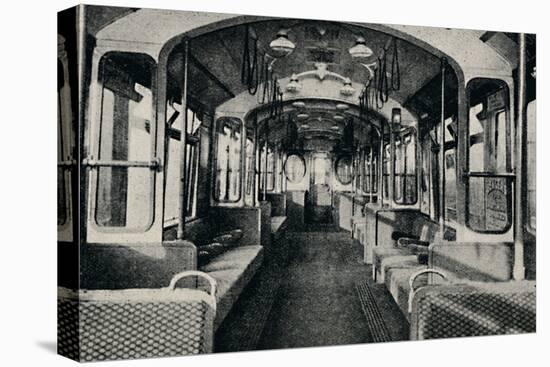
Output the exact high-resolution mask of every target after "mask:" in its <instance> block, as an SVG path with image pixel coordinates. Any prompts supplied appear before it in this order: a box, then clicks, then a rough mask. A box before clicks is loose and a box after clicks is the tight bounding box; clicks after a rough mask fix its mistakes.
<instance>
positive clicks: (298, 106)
mask: <svg viewBox="0 0 550 367" xmlns="http://www.w3.org/2000/svg"><path fill="white" fill-rule="evenodd" d="M292 106H293V107H295V108H304V107H305V106H306V104H305V103H304V102H302V101H296V102H292Z"/></svg>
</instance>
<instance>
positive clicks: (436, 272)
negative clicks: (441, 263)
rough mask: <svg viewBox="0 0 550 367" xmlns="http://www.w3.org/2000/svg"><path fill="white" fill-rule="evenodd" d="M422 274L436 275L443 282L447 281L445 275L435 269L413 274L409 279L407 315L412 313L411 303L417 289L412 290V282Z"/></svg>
mask: <svg viewBox="0 0 550 367" xmlns="http://www.w3.org/2000/svg"><path fill="white" fill-rule="evenodd" d="M422 274H437V275H439V276H440V277H441V278H443V279H444V280H447V275H446V274H445V273H444V272H443V271H441V270H437V269H422V270H419V271H417V272H416V273H413V274H412V275H411V276H410V278H409V288H410V292H409V306H408V312H409V313H411V312H412V301H413V298H414V295H415V292H416V291H417V289H414V281H415V280H416V278H418V277H419V276H420V275H422Z"/></svg>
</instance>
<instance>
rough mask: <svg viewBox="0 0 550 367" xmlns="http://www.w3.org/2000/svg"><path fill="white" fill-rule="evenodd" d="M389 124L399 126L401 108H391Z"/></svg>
mask: <svg viewBox="0 0 550 367" xmlns="http://www.w3.org/2000/svg"><path fill="white" fill-rule="evenodd" d="M391 122H392V123H394V124H396V125H400V124H401V108H392V110H391Z"/></svg>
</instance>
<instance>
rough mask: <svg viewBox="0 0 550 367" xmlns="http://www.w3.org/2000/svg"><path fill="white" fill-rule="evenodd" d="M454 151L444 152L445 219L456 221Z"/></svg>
mask: <svg viewBox="0 0 550 367" xmlns="http://www.w3.org/2000/svg"><path fill="white" fill-rule="evenodd" d="M456 214H457V213H456V162H455V150H454V149H451V150H448V151H446V152H445V219H446V220H456Z"/></svg>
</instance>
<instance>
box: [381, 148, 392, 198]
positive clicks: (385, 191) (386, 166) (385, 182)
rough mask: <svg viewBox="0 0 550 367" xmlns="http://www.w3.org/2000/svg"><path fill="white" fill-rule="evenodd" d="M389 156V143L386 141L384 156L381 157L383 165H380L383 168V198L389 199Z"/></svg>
mask: <svg viewBox="0 0 550 367" xmlns="http://www.w3.org/2000/svg"><path fill="white" fill-rule="evenodd" d="M390 157H391V153H390V144H389V143H386V144H385V145H384V157H383V166H382V169H383V172H382V173H383V175H384V177H383V181H382V185H383V190H382V191H383V195H384V199H385V200H387V199H389V196H390V192H389V187H390Z"/></svg>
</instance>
